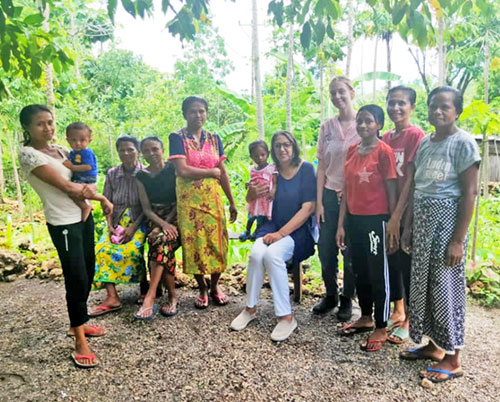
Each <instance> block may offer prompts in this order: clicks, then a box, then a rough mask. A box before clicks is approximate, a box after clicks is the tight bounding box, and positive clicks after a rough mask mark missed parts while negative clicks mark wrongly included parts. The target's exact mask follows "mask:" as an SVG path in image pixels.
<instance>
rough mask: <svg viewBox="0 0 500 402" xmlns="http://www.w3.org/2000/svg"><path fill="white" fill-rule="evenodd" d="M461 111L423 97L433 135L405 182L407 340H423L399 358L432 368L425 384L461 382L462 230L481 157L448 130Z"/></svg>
mask: <svg viewBox="0 0 500 402" xmlns="http://www.w3.org/2000/svg"><path fill="white" fill-rule="evenodd" d="M462 105H463V98H462V94H461V93H460V92H459V91H457V90H456V89H454V88H451V87H438V88H435V89H434V90H432V91H431V93H430V94H429V97H428V98H427V106H428V108H429V111H428V113H429V123H431V124H432V125H433V126H434V128H435V129H436V131H435V132H434V133H433V134H431V135H429V136H427V137H425V138H424V139H423V140H422V142H421V143H420V146H419V148H418V151H417V154H416V156H415V161H414V166H415V169H414V174H413V172H410V174H411V176H409V177H411V178H413V183H412V184H413V185H412V187H413V194H414V196H413V203H412V206H413V208H411V209H410V210H409V212H410V213H408V214H407V216H406V218H405V225H404V226H405V227H404V232H403V235H402V237H401V248H402V249H403V251H405V252H407V253H409V252H410V251H411V247H410V242H409V241H408V240H409V239H411V237H413V241H412V243H413V256H412V266H411V287H410V336H411V338H412V340H414V341H415V342H416V343H420V342H422V337H423V336H427V337H428V338H429V340H430V341H429V343H427V345H425V346H422V347H419V348H414V349H408V350H407V351H404V352H402V353H401V355H400V356H401V358H403V359H407V360H417V359H432V360H435V361H438V362H439V363H437V364H436V365H434V366H430V367H428V368H427V370H426V371H424V372H423V373H421V375H422V376H424V377H426V378H427V379H429V380H431V381H433V382H443V381H446V380H449V379H452V378H455V377H460V376H462V375H463V371H462V366H461V363H460V358H459V354H460V351H461V350H462V349H463V347H464V341H465V339H464V335H465V333H464V332H465V305H466V295H465V257H466V255H467V229H468V227H469V223H470V220H471V217H472V211H473V210H474V199H475V197H476V193H477V179H478V170H479V163H480V161H481V157H480V156H479V150H478V147H477V144H476V142H475V141H474V138H473V137H472V136H471V135H470V134H468V133H466V132H465V131H463V130H461V129H460V128H458V127H457V125H456V121H457V119H458V117H459V116H460V113H462ZM410 198H412V197H410ZM412 220H413V223H414V224H413V225H412ZM412 232H413V234H412Z"/></svg>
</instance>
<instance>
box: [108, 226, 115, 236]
mask: <svg viewBox="0 0 500 402" xmlns="http://www.w3.org/2000/svg"><path fill="white" fill-rule="evenodd" d="M108 232H109V237H111V236H113V235H114V234H115V228H114V227H113V226H112V225H108Z"/></svg>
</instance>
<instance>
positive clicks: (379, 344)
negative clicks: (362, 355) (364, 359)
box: [359, 338, 387, 352]
mask: <svg viewBox="0 0 500 402" xmlns="http://www.w3.org/2000/svg"><path fill="white" fill-rule="evenodd" d="M386 341H387V339H384V340H383V341H378V340H370V338H368V339H367V340H366V343H365V344H361V345H359V346H360V348H361V350H364V351H365V352H378V351H379V350H380V349H382V345H383V344H384V343H385V342H386ZM368 345H371V346H372V347H371V348H369V347H368Z"/></svg>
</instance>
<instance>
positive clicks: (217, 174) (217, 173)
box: [210, 167, 221, 180]
mask: <svg viewBox="0 0 500 402" xmlns="http://www.w3.org/2000/svg"><path fill="white" fill-rule="evenodd" d="M210 170H211V171H212V177H213V178H214V179H217V180H220V175H221V172H220V169H219V168H217V167H216V168H213V169H210Z"/></svg>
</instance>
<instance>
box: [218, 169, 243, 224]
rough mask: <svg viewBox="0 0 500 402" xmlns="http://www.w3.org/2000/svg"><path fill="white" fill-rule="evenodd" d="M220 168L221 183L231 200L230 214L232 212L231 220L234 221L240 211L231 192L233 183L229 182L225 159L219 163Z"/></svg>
mask: <svg viewBox="0 0 500 402" xmlns="http://www.w3.org/2000/svg"><path fill="white" fill-rule="evenodd" d="M219 169H220V185H221V187H222V189H223V190H224V194H226V197H227V199H228V201H229V214H230V218H229V220H230V222H231V223H233V222H234V221H235V220H236V217H237V216H238V211H237V210H236V206H235V205H234V198H233V193H232V192H231V184H230V183H229V176H228V174H227V170H226V166H225V165H224V161H221V162H220V163H219Z"/></svg>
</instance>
